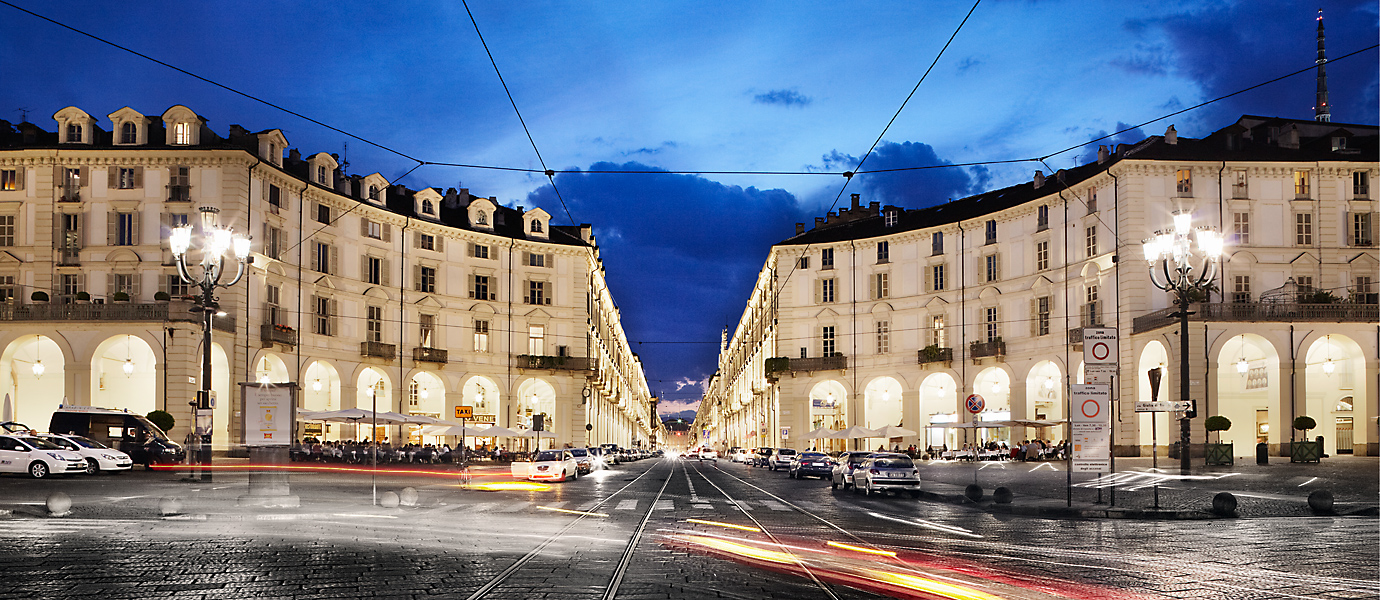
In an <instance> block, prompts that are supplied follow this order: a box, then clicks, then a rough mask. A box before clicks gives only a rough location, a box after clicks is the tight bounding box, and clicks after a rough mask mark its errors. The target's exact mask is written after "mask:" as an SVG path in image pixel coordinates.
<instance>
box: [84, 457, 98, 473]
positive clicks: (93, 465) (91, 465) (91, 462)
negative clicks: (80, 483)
mask: <svg viewBox="0 0 1380 600" xmlns="http://www.w3.org/2000/svg"><path fill="white" fill-rule="evenodd" d="M100 472H101V465H100V463H98V462H96V459H94V458H88V459H86V474H87V475H95V474H97V473H100Z"/></svg>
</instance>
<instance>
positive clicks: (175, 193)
mask: <svg viewBox="0 0 1380 600" xmlns="http://www.w3.org/2000/svg"><path fill="white" fill-rule="evenodd" d="M191 201H192V186H190V185H170V186H168V202H191Z"/></svg>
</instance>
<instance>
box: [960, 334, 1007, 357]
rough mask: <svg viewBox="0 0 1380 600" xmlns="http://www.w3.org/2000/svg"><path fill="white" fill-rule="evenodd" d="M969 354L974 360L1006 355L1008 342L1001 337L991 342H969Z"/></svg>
mask: <svg viewBox="0 0 1380 600" xmlns="http://www.w3.org/2000/svg"><path fill="white" fill-rule="evenodd" d="M968 354H969V356H971V357H972V358H973V360H977V359H979V358H988V357H994V356H995V357H1002V356H1006V342H1003V341H1002V340H1001V339H1000V338H998V339H995V340H992V341H990V342H973V343H971V344H968Z"/></svg>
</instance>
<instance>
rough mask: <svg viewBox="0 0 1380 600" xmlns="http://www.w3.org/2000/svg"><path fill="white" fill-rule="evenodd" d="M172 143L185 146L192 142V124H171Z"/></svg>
mask: <svg viewBox="0 0 1380 600" xmlns="http://www.w3.org/2000/svg"><path fill="white" fill-rule="evenodd" d="M172 133H173V136H172V137H173V143H174V144H177V145H179V146H186V145H189V144H191V143H192V124H191V123H174V124H173V132H172Z"/></svg>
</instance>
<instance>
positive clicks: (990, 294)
mask: <svg viewBox="0 0 1380 600" xmlns="http://www.w3.org/2000/svg"><path fill="white" fill-rule="evenodd" d="M999 297H1001V290H999V289H997V288H996V286H988V287H985V288H983V289H982V291H981V292H978V298H981V299H983V300H995V299H997V298H999Z"/></svg>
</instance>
